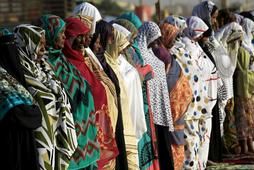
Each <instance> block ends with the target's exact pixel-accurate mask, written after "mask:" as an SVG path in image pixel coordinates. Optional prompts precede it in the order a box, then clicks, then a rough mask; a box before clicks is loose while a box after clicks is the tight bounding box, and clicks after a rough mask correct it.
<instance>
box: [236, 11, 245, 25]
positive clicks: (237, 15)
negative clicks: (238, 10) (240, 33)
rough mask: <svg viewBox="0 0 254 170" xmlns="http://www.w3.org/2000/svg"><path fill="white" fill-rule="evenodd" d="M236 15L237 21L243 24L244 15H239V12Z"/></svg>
mask: <svg viewBox="0 0 254 170" xmlns="http://www.w3.org/2000/svg"><path fill="white" fill-rule="evenodd" d="M234 15H235V17H236V22H237V23H238V24H239V25H242V21H243V19H244V17H243V16H242V15H239V14H234Z"/></svg>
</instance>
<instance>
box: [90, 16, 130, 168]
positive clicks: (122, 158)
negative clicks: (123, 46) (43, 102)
mask: <svg viewBox="0 0 254 170" xmlns="http://www.w3.org/2000/svg"><path fill="white" fill-rule="evenodd" d="M113 33H114V28H113V26H112V25H111V24H109V23H107V22H106V21H103V20H101V21H99V22H98V23H97V24H96V30H95V33H94V35H93V38H92V40H91V43H90V48H91V49H92V50H94V51H98V52H97V53H96V57H97V58H98V60H99V61H100V63H101V65H102V67H103V70H104V72H105V73H106V74H107V76H108V77H109V78H110V80H111V81H112V82H113V83H114V86H115V89H116V94H117V109H118V115H117V120H116V129H115V134H116V143H117V147H118V150H119V155H118V156H117V158H116V167H115V168H116V169H123V170H128V162H127V156H126V146H125V139H124V132H123V130H124V127H123V114H122V107H121V97H120V94H121V89H120V84H119V81H118V78H117V76H116V74H115V72H114V70H113V69H112V68H111V66H110V65H109V64H108V63H107V61H106V58H105V54H104V53H105V51H106V48H107V45H108V44H111V43H112V42H113V39H114V34H113ZM97 43H98V44H97ZM96 48H99V49H96Z"/></svg>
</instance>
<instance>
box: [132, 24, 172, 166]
mask: <svg viewBox="0 0 254 170" xmlns="http://www.w3.org/2000/svg"><path fill="white" fill-rule="evenodd" d="M160 36H161V31H160V28H159V27H158V25H156V24H155V23H154V22H146V23H144V24H143V25H142V26H141V27H140V29H139V33H138V36H137V42H138V47H139V49H140V52H141V55H142V57H143V59H144V63H145V64H149V65H151V67H152V69H153V70H154V78H153V79H151V80H149V81H148V82H147V83H148V94H149V97H150V99H149V101H150V103H151V110H152V113H153V120H154V124H155V128H156V131H157V138H158V147H159V162H160V168H161V169H165V168H166V169H168V168H170V169H173V160H172V156H171V155H172V153H171V147H170V145H169V142H170V140H169V131H171V132H172V131H173V130H174V127H173V121H172V116H171V110H170V100H169V95H168V89H167V82H166V73H165V65H164V63H163V62H162V61H160V60H159V59H158V58H157V57H156V56H155V55H154V53H153V51H152V47H153V45H154V44H155V43H156V40H157V39H158V38H159V37H160ZM164 147H167V150H165V149H164Z"/></svg>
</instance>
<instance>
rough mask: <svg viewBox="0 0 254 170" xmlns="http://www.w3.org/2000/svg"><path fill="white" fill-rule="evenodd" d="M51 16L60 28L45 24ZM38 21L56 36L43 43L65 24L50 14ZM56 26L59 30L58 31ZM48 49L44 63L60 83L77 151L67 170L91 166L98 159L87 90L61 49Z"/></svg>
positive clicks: (86, 85)
mask: <svg viewBox="0 0 254 170" xmlns="http://www.w3.org/2000/svg"><path fill="white" fill-rule="evenodd" d="M51 17H53V18H55V19H57V20H58V21H57V23H60V24H62V25H58V26H54V24H53V23H49V22H48V21H49V20H51V19H50V18H51ZM41 21H42V22H46V23H42V25H43V26H46V25H49V26H48V27H43V28H44V29H45V31H46V32H50V31H49V30H48V29H50V28H52V29H53V30H52V32H53V33H57V34H56V35H55V34H52V35H51V36H52V37H46V40H47V41H50V40H51V39H52V38H53V37H58V36H59V35H58V34H59V32H60V31H62V29H63V26H64V25H65V22H64V21H63V20H62V19H61V18H60V17H55V16H54V15H53V16H52V15H46V16H42V19H41ZM59 27H61V28H62V29H60V30H59ZM57 30H58V31H57ZM48 49H49V51H48V52H49V53H48V62H49V63H50V64H51V66H52V68H53V70H54V72H55V75H56V77H57V78H59V79H60V80H61V82H62V84H63V86H64V88H65V90H66V92H67V95H68V97H69V99H70V102H71V106H72V112H73V118H74V121H75V129H76V133H77V138H78V140H77V141H78V148H77V149H76V151H75V153H74V154H73V156H72V160H71V162H70V164H69V168H70V169H74V168H75V169H80V168H85V167H87V166H89V165H93V164H94V162H95V161H96V160H98V159H99V156H100V155H99V144H98V142H97V128H96V125H95V114H94V101H93V96H92V93H91V87H90V86H89V84H88V83H87V81H86V80H85V79H84V78H83V77H82V76H81V74H80V72H79V71H78V70H77V68H76V67H75V66H73V65H72V64H71V63H69V62H68V61H67V59H66V58H65V56H64V55H63V53H62V51H61V50H56V49H54V47H53V46H48ZM87 122H89V125H87ZM89 146H93V147H92V148H91V151H90V153H89V154H88V153H87V150H86V148H87V147H89Z"/></svg>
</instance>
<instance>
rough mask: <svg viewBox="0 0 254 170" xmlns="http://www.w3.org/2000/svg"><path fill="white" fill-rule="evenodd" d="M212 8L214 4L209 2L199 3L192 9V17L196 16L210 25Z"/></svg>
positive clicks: (208, 0)
mask: <svg viewBox="0 0 254 170" xmlns="http://www.w3.org/2000/svg"><path fill="white" fill-rule="evenodd" d="M214 6H215V4H214V3H213V2H212V1H210V0H206V1H203V2H200V3H199V4H198V5H196V6H195V7H194V8H193V10H192V15H193V16H197V17H199V18H201V19H202V20H203V21H205V22H207V23H209V24H211V13H212V10H213V8H214Z"/></svg>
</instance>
